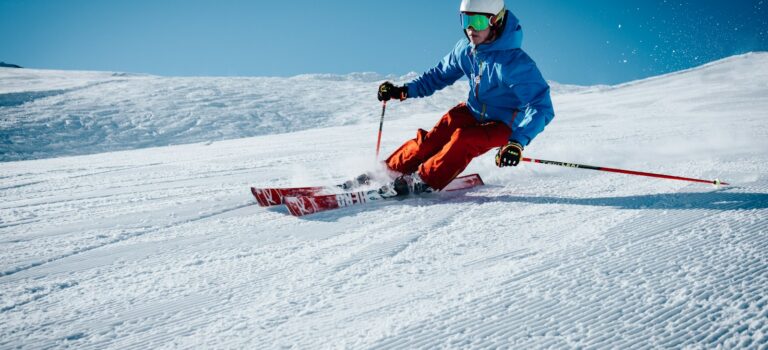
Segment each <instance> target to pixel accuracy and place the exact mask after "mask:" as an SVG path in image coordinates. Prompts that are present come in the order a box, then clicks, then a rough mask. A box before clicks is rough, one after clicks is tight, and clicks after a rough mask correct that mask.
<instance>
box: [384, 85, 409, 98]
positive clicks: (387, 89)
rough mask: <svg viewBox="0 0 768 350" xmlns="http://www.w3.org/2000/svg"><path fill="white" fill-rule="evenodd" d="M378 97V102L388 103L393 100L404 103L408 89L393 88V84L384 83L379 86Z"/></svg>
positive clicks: (405, 87) (402, 87) (403, 87)
mask: <svg viewBox="0 0 768 350" xmlns="http://www.w3.org/2000/svg"><path fill="white" fill-rule="evenodd" d="M378 97H379V101H389V100H390V99H393V98H395V99H398V100H400V101H404V100H405V99H406V98H408V87H407V86H395V84H392V83H390V82H388V81H385V82H384V83H383V84H381V85H379V96H378Z"/></svg>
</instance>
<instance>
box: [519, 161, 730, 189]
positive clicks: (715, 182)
mask: <svg viewBox="0 0 768 350" xmlns="http://www.w3.org/2000/svg"><path fill="white" fill-rule="evenodd" d="M523 161H524V162H530V163H539V164H548V165H556V166H561V167H566V168H577V169H587V170H597V171H607V172H611V173H619V174H627V175H637V176H647V177H656V178H660V179H669V180H680V181H690V182H700V183H705V184H713V185H715V186H719V185H723V186H728V185H729V183H727V182H722V181H720V180H719V179H714V180H702V179H693V178H689V177H680V176H672V175H664V174H654V173H646V172H642V171H634V170H624V169H614V168H606V167H599V166H592V165H584V164H574V163H565V162H558V161H552V160H543V159H533V158H523Z"/></svg>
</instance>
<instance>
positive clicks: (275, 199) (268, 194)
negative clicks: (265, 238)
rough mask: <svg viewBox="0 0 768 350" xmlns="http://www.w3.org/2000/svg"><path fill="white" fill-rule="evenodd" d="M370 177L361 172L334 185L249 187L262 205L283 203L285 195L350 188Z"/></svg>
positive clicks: (362, 184) (307, 194) (293, 195)
mask: <svg viewBox="0 0 768 350" xmlns="http://www.w3.org/2000/svg"><path fill="white" fill-rule="evenodd" d="M369 180H370V177H369V175H368V174H363V175H360V176H358V177H356V178H355V179H353V180H349V181H346V182H344V183H342V184H338V185H335V186H311V187H283V188H269V187H266V188H258V187H251V193H252V194H253V196H254V197H255V198H256V202H258V203H259V205H260V206H262V207H271V206H274V205H280V204H285V198H286V197H298V196H316V195H320V194H322V193H323V192H330V191H332V190H334V189H335V190H352V189H355V188H357V187H360V186H364V185H366V184H367V183H368V181H369Z"/></svg>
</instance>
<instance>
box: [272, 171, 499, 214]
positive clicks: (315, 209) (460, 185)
mask: <svg viewBox="0 0 768 350" xmlns="http://www.w3.org/2000/svg"><path fill="white" fill-rule="evenodd" d="M481 185H484V183H483V179H481V178H480V175H478V174H472V175H466V176H461V177H457V178H455V179H453V181H451V183H450V184H448V186H446V187H445V188H444V189H443V192H448V191H458V190H464V189H468V188H472V187H475V186H481ZM389 198H394V197H383V196H382V195H381V194H380V193H379V190H371V191H362V192H347V193H340V194H328V195H297V196H286V197H284V201H285V206H286V207H288V211H289V212H290V213H291V215H293V216H304V215H309V214H314V213H319V212H323V211H327V210H332V209H338V208H344V207H348V206H352V205H358V204H366V203H369V202H371V201H378V200H382V199H389Z"/></svg>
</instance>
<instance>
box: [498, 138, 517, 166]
mask: <svg viewBox="0 0 768 350" xmlns="http://www.w3.org/2000/svg"><path fill="white" fill-rule="evenodd" d="M522 159H523V146H522V145H521V144H519V143H517V142H515V141H509V142H508V143H507V144H506V145H504V147H501V148H499V153H496V166H497V167H499V168H502V167H505V166H517V165H518V164H520V161H521V160H522Z"/></svg>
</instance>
